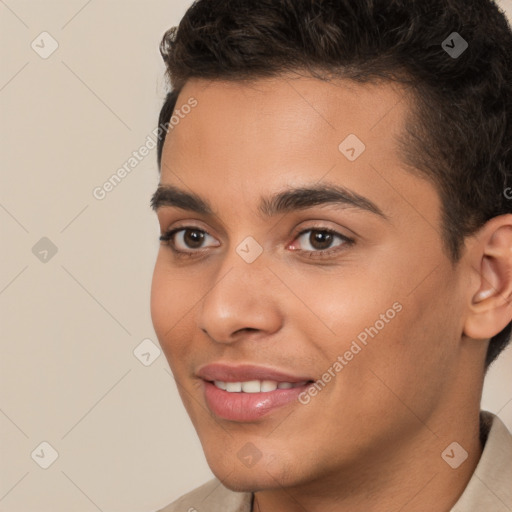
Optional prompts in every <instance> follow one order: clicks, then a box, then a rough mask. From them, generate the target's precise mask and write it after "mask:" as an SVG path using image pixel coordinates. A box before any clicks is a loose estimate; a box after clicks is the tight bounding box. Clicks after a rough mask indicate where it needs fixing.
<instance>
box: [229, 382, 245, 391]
mask: <svg viewBox="0 0 512 512" xmlns="http://www.w3.org/2000/svg"><path fill="white" fill-rule="evenodd" d="M226 391H229V392H230V393H240V391H242V383H241V382H226Z"/></svg>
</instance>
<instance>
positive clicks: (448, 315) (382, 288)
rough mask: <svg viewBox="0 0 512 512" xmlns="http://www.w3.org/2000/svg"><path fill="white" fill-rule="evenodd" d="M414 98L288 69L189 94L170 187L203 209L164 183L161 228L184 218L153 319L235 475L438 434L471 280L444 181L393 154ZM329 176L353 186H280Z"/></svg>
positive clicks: (294, 472)
mask: <svg viewBox="0 0 512 512" xmlns="http://www.w3.org/2000/svg"><path fill="white" fill-rule="evenodd" d="M191 97H193V98H195V99H196V100H197V106H195V107H194V108H193V109H188V108H185V109H182V110H181V108H182V107H183V105H185V104H187V102H188V101H189V99H190V98H191ZM404 98H405V96H404V94H403V92H400V91H398V90H396V89H394V88H393V87H392V86H391V85H388V84H384V85H360V84H359V85H358V84H355V83H352V82H347V81H341V80H340V81H338V82H335V83H330V84H328V83H325V82H322V81H319V80H316V79H313V78H300V79H287V78H285V77H280V78H276V79H273V80H259V81H257V82H252V83H251V84H245V85H244V84H241V83H226V82H211V83H210V82H206V81H191V82H189V83H188V84H187V85H186V86H185V88H184V89H183V91H182V92H181V94H180V97H179V99H178V103H177V105H176V109H177V110H178V111H181V113H182V116H183V118H180V121H179V123H177V124H176V125H175V126H174V127H173V128H171V130H170V132H169V134H168V135H167V139H166V142H165V145H164V150H163V157H162V170H161V182H160V184H161V185H162V186H173V187H176V188H178V189H180V190H181V191H183V192H184V193H186V194H191V193H193V194H195V195H197V196H199V197H200V198H202V200H203V201H204V203H207V204H208V205H209V206H210V208H211V210H212V212H211V213H209V214H208V213H205V212H199V211H194V210H192V209H185V207H184V206H185V205H184V203H183V202H182V203H181V205H182V206H183V208H179V207H178V206H176V205H175V206H172V204H173V203H175V199H172V198H171V197H170V195H167V197H166V196H165V195H162V196H160V197H159V201H158V205H159V207H158V209H157V213H158V220H159V224H160V228H161V232H162V233H165V232H168V231H169V230H172V229H176V228H182V231H178V232H177V233H176V234H175V235H174V237H173V238H172V239H171V242H168V243H162V245H161V247H160V251H159V254H158V258H157V262H156V266H155V271H154V277H153V283H152V296H151V310H152V319H153V323H154V327H155V331H156V333H157V336H158V338H159V341H160V344H161V346H162V348H163V350H164V352H165V355H166V357H167V360H168V362H169V364H170V366H171V369H172V371H173V374H174V377H175V379H176V382H177V384H178V388H179V391H180V395H181V397H182V399H183V402H184V404H185V407H186V409H187V411H188V413H189V415H190V417H191V419H192V422H193V424H194V426H195V428H196V430H197V432H198V435H199V438H200V440H201V443H202V445H203V448H204V451H205V454H206V457H207V460H208V463H209V465H210V467H211V468H212V470H213V472H214V473H215V474H216V475H217V476H218V477H219V478H221V479H222V480H223V482H224V483H225V484H226V485H228V486H230V487H231V488H233V489H239V490H244V489H246V490H248V489H250V490H257V489H266V488H275V487H278V486H294V485H303V484H305V483H307V482H309V483H312V482H315V481H320V480H321V479H323V480H324V481H327V480H328V477H329V476H334V475H338V476H339V475H340V472H342V473H343V471H345V470H346V471H347V474H348V472H349V471H350V468H354V467H355V465H359V466H361V467H364V466H365V465H371V464H379V462H382V461H385V460H386V459H389V456H390V454H391V453H393V452H394V451H396V450H397V449H399V447H403V446H405V445H406V444H407V442H408V441H411V440H412V439H414V438H418V437H422V438H424V439H430V438H432V440H433V441H435V439H434V437H433V436H432V429H431V427H432V426H434V425H436V423H437V422H438V421H440V416H441V414H443V413H446V410H447V408H448V405H449V404H448V398H447V393H446V391H447V389H449V388H450V386H451V385H452V384H453V379H455V377H454V375H455V374H456V373H457V357H458V351H459V350H460V343H459V342H460V338H461V334H462V331H463V316H464V314H463V310H462V301H461V300H460V296H461V293H462V292H461V290H462V285H461V282H462V279H461V276H460V272H459V271H458V267H455V268H453V267H452V265H451V263H450V260H449V258H448V256H447V254H446V252H445V248H444V246H443V244H442V241H441V237H440V222H441V221H440V218H441V217H440V200H439V197H438V194H437V193H436V190H435V189H434V187H433V185H432V184H431V183H429V182H427V181H425V180H423V179H421V178H419V177H418V175H415V174H413V173H411V172H410V171H407V170H406V169H405V166H404V164H403V162H402V161H401V160H400V158H399V156H398V153H397V146H396V140H395V137H397V136H398V135H400V134H401V132H402V130H403V129H404V123H405V119H406V115H407V109H408V108H409V107H410V105H409V104H408V101H407V100H405V99H404ZM184 112H189V113H188V114H186V115H185V114H184ZM178 117H179V116H178ZM347 137H348V138H347ZM356 137H357V138H356ZM344 141H345V142H344ZM362 144H364V147H363V145H362ZM329 186H331V187H337V188H338V190H343V191H344V194H345V197H344V198H343V197H341V198H340V197H339V198H338V201H337V202H333V201H330V202H325V199H326V197H327V195H326V194H324V196H323V198H322V197H320V195H319V194H316V195H315V194H313V192H310V193H308V194H305V195H303V196H302V199H301V200H300V201H293V200H292V199H289V200H287V201H280V202H277V203H276V202H272V201H271V200H270V198H271V197H272V196H274V195H277V194H281V193H283V192H286V191H293V190H294V189H300V188H316V189H318V188H319V187H329ZM292 195H293V194H292ZM263 198H265V200H264V199H263ZM314 198H316V199H317V201H316V203H317V204H311V202H312V199H314ZM299 199H300V198H299ZM271 206H273V207H275V208H271ZM184 228H187V229H184ZM173 242H174V247H175V249H176V250H178V251H182V252H183V253H186V254H183V255H181V256H178V255H176V254H175V253H174V252H173V250H172V246H173ZM212 365H213V366H212ZM214 380H217V381H221V382H218V383H217V385H215V384H214V383H212V381H214ZM262 381H269V382H265V383H263V384H262ZM237 382H244V383H245V384H244V385H243V389H245V391H240V385H239V384H237ZM286 382H288V384H286ZM313 382H316V385H315V384H313ZM276 383H278V384H279V385H278V387H277V389H274V388H275V387H276V385H277V384H276ZM290 385H291V386H292V387H290ZM222 388H227V389H222ZM450 396H452V395H450ZM427 424H428V425H429V427H430V428H429V427H427V426H426V425H427ZM445 444H446V443H445ZM439 448H440V449H439V453H440V451H441V450H442V449H443V448H444V446H440V447H439ZM435 449H436V450H437V449H438V447H436V448H435Z"/></svg>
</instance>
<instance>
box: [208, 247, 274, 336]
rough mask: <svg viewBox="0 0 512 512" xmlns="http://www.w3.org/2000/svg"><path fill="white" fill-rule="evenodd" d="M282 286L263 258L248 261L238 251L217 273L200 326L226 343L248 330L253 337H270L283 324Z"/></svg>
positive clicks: (244, 334)
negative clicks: (280, 293)
mask: <svg viewBox="0 0 512 512" xmlns="http://www.w3.org/2000/svg"><path fill="white" fill-rule="evenodd" d="M228 260H229V261H228ZM281 286H282V284H281ZM278 288H279V280H278V279H277V278H276V277H275V275H274V274H273V273H272V272H271V271H270V270H269V268H267V267H266V265H265V263H264V261H263V258H261V259H260V258H258V260H256V261H254V262H252V263H246V262H245V261H243V260H242V259H241V258H240V257H239V256H238V254H236V253H235V254H234V255H233V257H230V258H227V259H226V260H225V261H224V264H223V265H222V269H219V272H218V273H216V274H215V282H213V283H212V285H211V289H210V291H209V292H208V293H207V294H206V296H205V297H204V299H203V302H202V305H201V307H200V310H199V318H198V324H199V328H200V329H201V330H202V331H203V332H205V333H206V334H208V336H209V337H210V338H212V339H213V340H214V341H216V342H217V343H224V344H229V343H234V342H236V341H238V340H241V339H242V338H244V337H246V336H247V333H248V332H249V333H252V336H251V338H254V336H256V337H258V336H260V337H267V336H268V335H269V334H272V333H273V332H276V331H277V330H279V329H280V327H281V324H282V314H281V309H280V308H281V307H282V305H280V302H279V301H278V300H277V299H278ZM255 332H256V333H258V334H254V333H255Z"/></svg>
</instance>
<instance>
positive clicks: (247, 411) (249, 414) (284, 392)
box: [204, 381, 310, 421]
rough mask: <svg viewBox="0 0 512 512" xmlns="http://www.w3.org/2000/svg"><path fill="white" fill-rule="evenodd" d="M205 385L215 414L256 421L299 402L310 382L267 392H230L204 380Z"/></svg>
mask: <svg viewBox="0 0 512 512" xmlns="http://www.w3.org/2000/svg"><path fill="white" fill-rule="evenodd" d="M204 386H205V388H204V391H205V397H206V403H207V405H208V408H209V409H210V411H211V412H212V413H213V414H214V415H215V416H218V417H219V418H222V419H225V420H231V421H254V420H257V419H260V418H262V417H263V416H266V415H268V414H269V413H271V412H272V411H275V410H276V409H278V408H280V407H284V406H286V405H289V404H290V403H293V402H296V403H298V396H299V395H300V394H301V393H302V392H303V391H305V390H306V389H307V388H308V387H309V386H310V384H306V385H304V386H299V387H296V388H290V389H276V390H274V391H267V392H265V393H243V392H241V393H230V392H229V391H224V390H223V389H219V388H218V387H217V386H215V385H214V384H213V383H212V382H208V381H204Z"/></svg>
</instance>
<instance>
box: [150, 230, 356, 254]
mask: <svg viewBox="0 0 512 512" xmlns="http://www.w3.org/2000/svg"><path fill="white" fill-rule="evenodd" d="M180 231H198V232H200V233H202V234H205V235H208V236H212V235H210V233H208V231H206V230H204V229H200V228H198V227H195V226H180V227H177V228H174V229H171V230H169V231H167V232H165V233H164V234H163V235H161V236H160V238H159V240H160V241H161V242H163V243H164V245H167V246H169V248H170V249H171V250H172V252H173V253H174V254H175V255H176V257H178V258H186V257H197V256H198V254H199V255H200V254H201V253H204V252H205V251H206V250H207V249H192V250H191V251H181V250H179V249H176V247H175V245H174V240H173V238H174V235H175V234H176V233H179V232H180ZM310 231H316V232H318V233H328V234H330V235H333V236H335V237H338V238H340V239H341V240H342V241H343V243H342V244H339V245H337V246H335V247H334V248H331V249H324V250H318V251H304V250H301V249H295V250H294V252H299V253H303V254H304V255H305V256H307V257H309V258H327V257H329V256H331V255H332V254H333V253H337V252H340V251H341V250H343V249H342V248H343V247H346V246H351V245H353V244H354V243H355V240H353V239H352V238H349V237H346V236H345V235H342V234H341V233H338V232H337V231H334V230H333V229H330V228H326V227H321V226H312V227H309V228H308V229H304V230H302V231H300V232H299V233H297V235H296V236H295V238H294V240H296V239H298V238H300V237H301V236H302V235H303V234H305V233H308V232H310Z"/></svg>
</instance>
